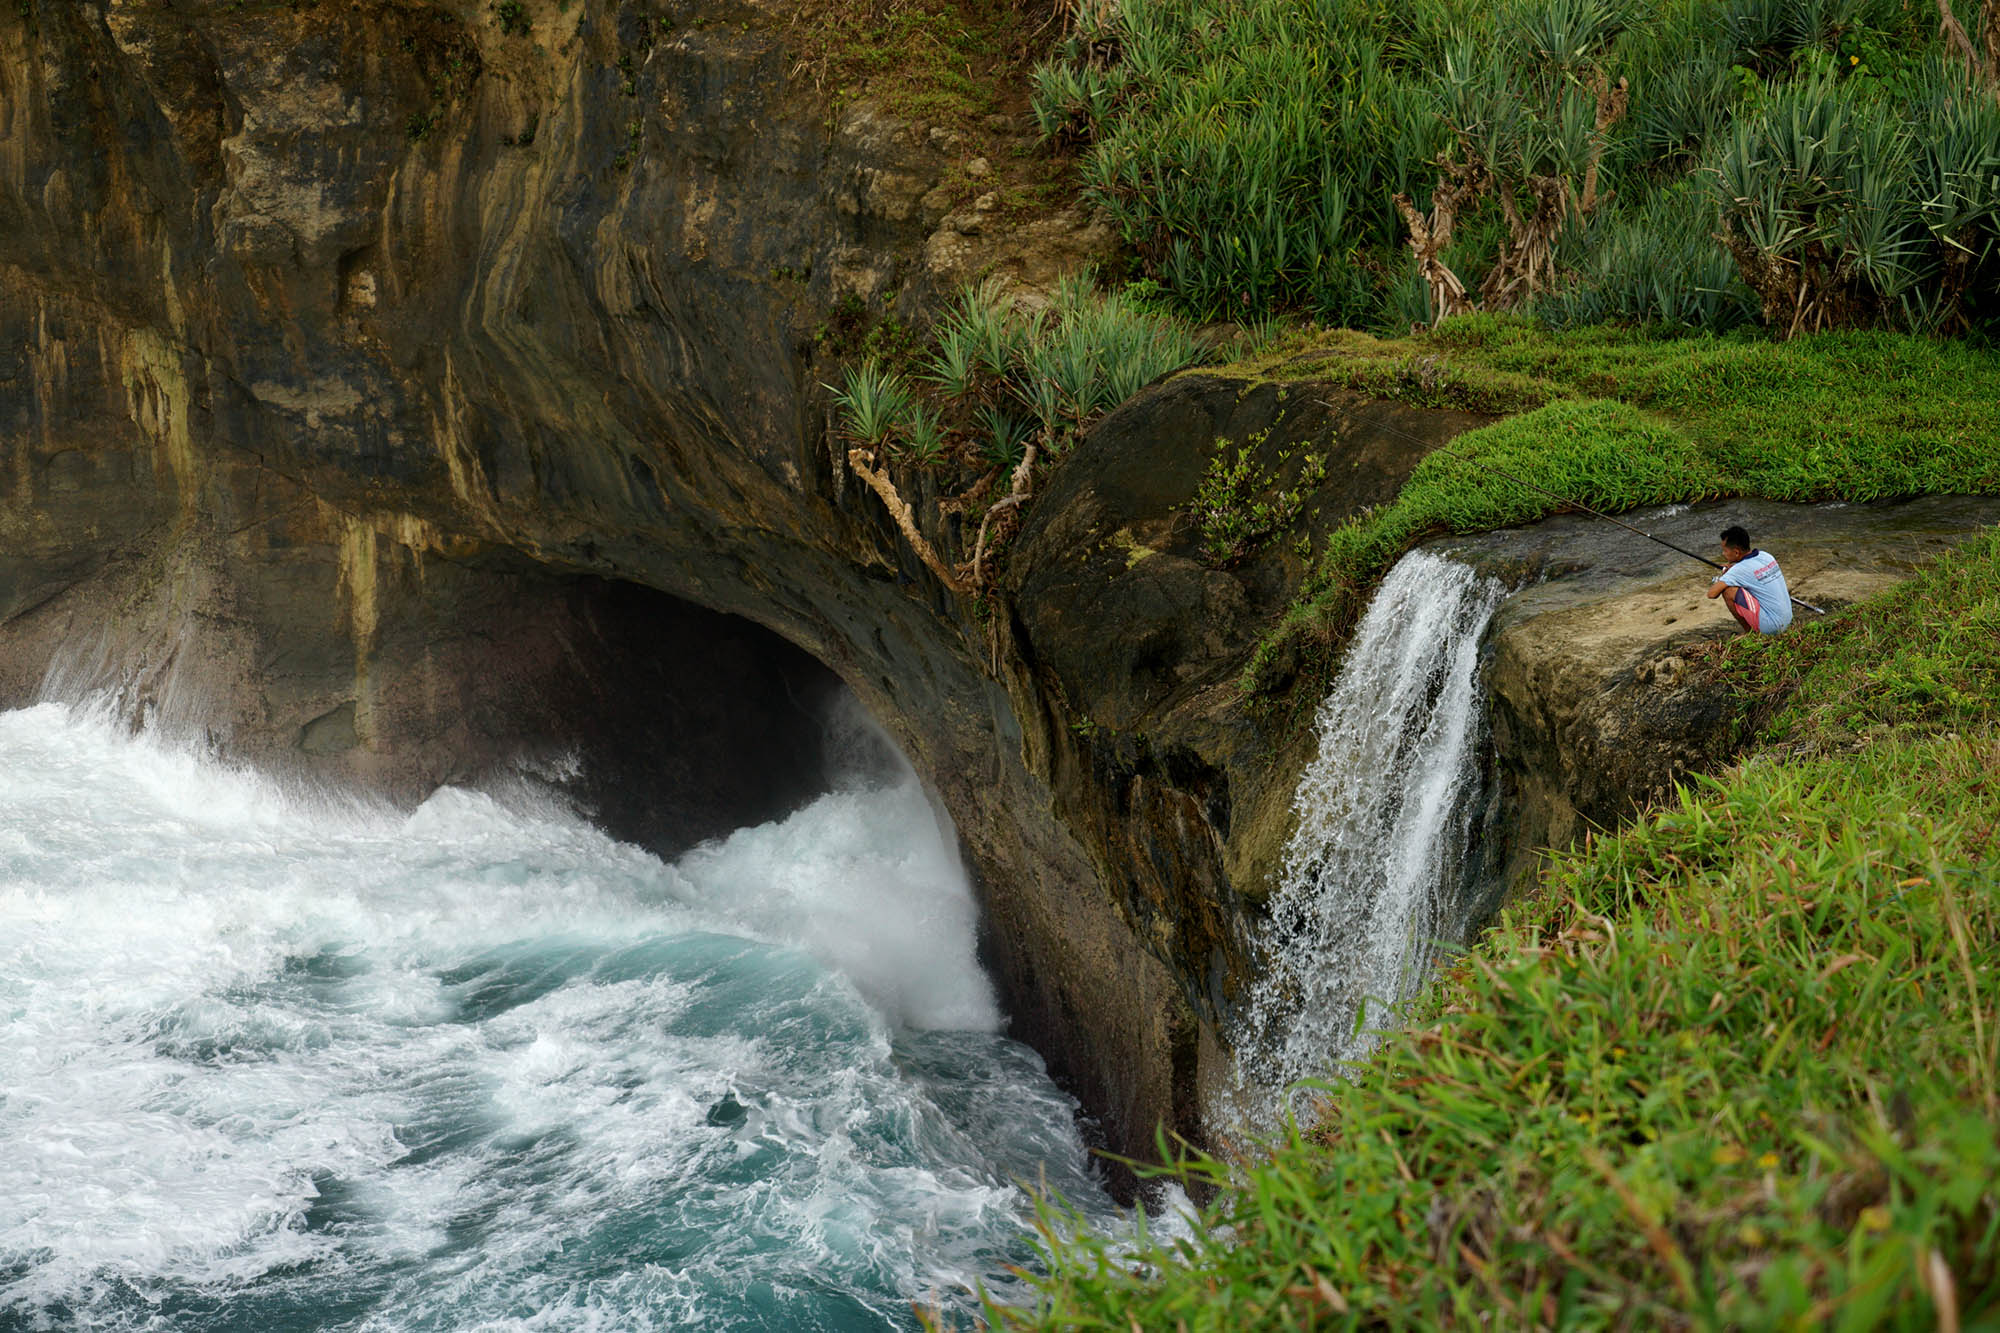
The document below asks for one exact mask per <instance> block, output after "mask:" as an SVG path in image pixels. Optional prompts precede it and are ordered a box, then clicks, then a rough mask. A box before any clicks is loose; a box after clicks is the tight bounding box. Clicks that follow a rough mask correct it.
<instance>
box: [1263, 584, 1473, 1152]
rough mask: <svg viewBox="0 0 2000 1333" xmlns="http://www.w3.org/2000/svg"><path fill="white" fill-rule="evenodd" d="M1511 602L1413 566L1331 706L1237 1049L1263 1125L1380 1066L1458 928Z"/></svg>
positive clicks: (1380, 604) (1355, 655)
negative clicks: (1335, 1074) (1497, 643)
mask: <svg viewBox="0 0 2000 1333" xmlns="http://www.w3.org/2000/svg"><path fill="white" fill-rule="evenodd" d="M1505 594H1506V590H1505V589H1504V588H1503V587H1502V586H1501V585H1500V584H1499V583H1497V582H1495V581H1494V580H1492V579H1490V578H1485V577H1482V576H1480V575H1477V574H1475V573H1474V572H1473V571H1472V570H1471V569H1469V568H1468V567H1466V566H1464V565H1461V564H1459V563H1457V562H1455V561H1452V560H1448V559H1445V558H1443V557H1441V556H1437V555H1433V554H1430V553H1429V552H1425V551H1413V552H1411V553H1410V554H1409V555H1406V556H1404V557H1403V559H1402V561H1401V562H1400V563H1399V564H1397V566H1396V567H1395V568H1394V569H1393V570H1391V571H1390V573H1389V576H1388V578H1387V579H1385V580H1384V581H1383V583H1382V587H1381V590H1380V591H1379V592H1377V593H1376V595H1375V600H1374V603H1373V604H1372V605H1371V606H1370V607H1369V609H1368V614H1367V616H1366V617H1364V618H1363V620H1362V622H1361V626H1360V629H1359V630H1358V631H1357V632H1356V634H1355V639H1354V645H1353V647H1352V648H1351V649H1350V651H1349V653H1348V657H1347V661H1346V663H1345V665H1344V666H1343V667H1342V669H1341V673H1340V678H1339V680H1337V681H1336V682H1335V683H1334V687H1333V692H1332V693H1331V694H1329V695H1328V696H1327V698H1326V700H1325V702H1323V703H1322V704H1321V705H1320V709H1319V717H1318V730H1319V754H1318V756H1317V758H1315V759H1314V760H1313V762H1312V764H1311V765H1310V766H1309V767H1308V768H1307V769H1306V772H1305V775H1304V777H1303V778H1301V780H1300V782H1299V789H1298V795H1297V797H1296V798H1295V800H1294V806H1293V808H1294V812H1295V813H1296V815H1297V818H1298V827H1297V830H1296V831H1295V832H1294V833H1293V835H1292V839H1291V842H1290V843H1289V844H1287V846H1286V848H1285V856H1284V863H1283V868H1282V871H1281V875H1282V878H1281V881H1280V884H1279V887H1278V890H1277V893H1276V894H1275V895H1274V897H1273V899H1272V904H1271V921H1270V924H1269V927H1268V930H1267V934H1266V936H1265V939H1264V940H1263V946H1264V947H1263V954H1264V978H1263V981H1262V983H1261V985H1260V988H1259V990H1258V992H1257V993H1256V994H1255V995H1254V996H1253V998H1252V1001H1251V1004H1250V1006H1249V1013H1248V1018H1247V1027H1248V1030H1247V1032H1245V1033H1243V1034H1242V1035H1241V1036H1240V1037H1239V1041H1238V1050H1239V1051H1240V1052H1241V1061H1242V1065H1243V1069H1242V1074H1243V1077H1244V1081H1245V1082H1246V1083H1249V1084H1251V1085H1253V1086H1254V1087H1256V1088H1257V1089H1258V1090H1259V1096H1258V1100H1260V1101H1261V1102H1262V1105H1261V1106H1258V1107H1256V1108H1254V1109H1253V1111H1252V1115H1251V1118H1252V1120H1253V1121H1263V1122H1269V1121H1270V1120H1272V1119H1273V1118H1275V1116H1276V1115H1277V1114H1278V1113H1279V1112H1281V1111H1282V1110H1283V1109H1285V1106H1286V1104H1287V1099H1286V1097H1285V1096H1284V1090H1285V1089H1287V1088H1289V1087H1290V1086H1291V1085H1292V1084H1294V1083H1296V1082H1298V1081H1299V1080H1300V1079H1306V1078H1313V1077H1316V1076H1322V1075H1325V1074H1327V1073H1329V1072H1332V1071H1333V1070H1334V1069H1336V1068H1338V1067H1339V1066H1340V1065H1341V1064H1343V1063H1344V1062H1348V1061H1352V1060H1356V1059H1359V1058H1361V1057H1362V1056H1365V1055H1366V1054H1368V1052H1369V1051H1370V1050H1371V1049H1372V1048H1373V1047H1374V1045H1375V1043H1376V1042H1377V1041H1378V1040H1379V1038H1380V1034H1381V1032H1382V1030H1383V1028H1384V1027H1386V1026H1387V1025H1388V1023H1389V1022H1390V1021H1391V1018H1392V1015H1391V1006H1393V1005H1395V1004H1396V1003H1397V1002H1399V1001H1401V1000H1404V999H1407V998H1408V997H1409V996H1410V994H1411V993H1412V992H1413V991H1414V990H1415V989H1416V987H1417V986H1418V985H1419V984H1420V983H1421V981H1422V979H1423V977H1424V975H1425V972H1426V970H1427V968H1428V966H1429V964H1430V962H1431V959H1432V957H1433V956H1434V954H1435V951H1436V947H1437V941H1438V939H1439V937H1440V935H1441V934H1443V933H1444V932H1445V931H1447V930H1449V929H1452V928H1454V927H1455V926H1457V925H1458V924H1459V923H1455V922H1451V921H1448V920H1446V919H1444V913H1445V908H1446V905H1447V904H1446V901H1445V897H1444V890H1446V889H1447V887H1448V886H1451V885H1454V884H1455V883H1456V882H1457V880H1458V877H1459V875H1460V873H1461V868H1462V865H1463V862H1464V854H1465V847H1466V839H1467V834H1468V830H1469V826H1470V822H1471V817H1472V810H1473V807H1474V806H1475V805H1476V804H1477V798H1478V795H1479V786H1480V781H1479V773H1478V768H1477V764H1476V762H1475V760H1476V753H1475V752H1476V749H1477V746H1476V738H1477V733H1478V725H1479V715H1480V708H1479V704H1480V697H1481V696H1480V688H1479V643H1480V637H1481V636H1482V635H1483V634H1484V632H1485V630H1486V625H1487V622H1488V621H1490V620H1491V619H1492V617H1493V613H1494V611H1495V610H1497V609H1498V607H1499V605H1500V602H1501V599H1502V598H1503V597H1504V596H1505ZM1294 1109H1298V1108H1297V1107H1294Z"/></svg>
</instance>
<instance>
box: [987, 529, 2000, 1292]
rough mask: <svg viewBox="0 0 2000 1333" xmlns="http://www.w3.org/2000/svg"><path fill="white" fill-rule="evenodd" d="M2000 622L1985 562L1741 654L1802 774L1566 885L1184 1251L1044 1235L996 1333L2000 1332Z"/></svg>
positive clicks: (1213, 1169) (1667, 828)
mask: <svg viewBox="0 0 2000 1333" xmlns="http://www.w3.org/2000/svg"><path fill="white" fill-rule="evenodd" d="M1899 613H1901V614H1900V618H1899ZM1891 623H1893V624H1895V625H1896V626H1897V631H1898V634H1899V636H1900V640H1901V641H1900V642H1899V643H1898V644H1897V645H1896V646H1895V648H1894V650H1893V651H1885V649H1886V648H1887V647H1888V645H1887V643H1886V641H1885V639H1884V631H1883V626H1885V625H1887V624H1891ZM1996 623H2000V535H1989V536H1987V537H1985V538H1983V539H1981V540H1980V541H1978V542H1976V543H1974V544H1973V545H1971V546H1970V547H1968V548H1966V549H1965V550H1964V551H1962V552H1961V553H1960V554H1958V555H1956V556H1953V557H1949V558H1947V559H1946V560H1944V561H1941V562H1939V563H1938V564H1937V565H1936V566H1934V567H1932V568H1931V569H1929V570H1928V571H1926V572H1925V573H1924V574H1922V575H1921V576H1920V577H1919V578H1918V579H1917V580H1916V581H1915V582H1914V583H1912V584H1911V585H1909V586H1908V587H1907V588H1906V589H1905V590H1904V591H1902V592H1899V593H1896V594H1893V595H1892V597H1891V599H1890V601H1889V604H1888V605H1886V606H1883V607H1880V608H1877V607H1872V606H1863V607H1860V608H1856V609H1854V610H1851V611H1848V612H1844V613H1840V614H1837V615H1835V616H1833V617H1831V618H1829V619H1828V620H1827V621H1825V622H1822V623H1819V624H1816V625H1814V626H1813V627H1811V628H1810V629H1804V630H1801V631H1800V632H1798V633H1795V634H1793V635H1788V636H1785V637H1784V638H1782V639H1777V640H1771V641H1755V640H1739V641H1736V642H1734V643H1733V644H1732V645H1731V646H1730V648H1729V649H1728V650H1727V652H1726V653H1725V656H1724V660H1723V661H1722V662H1721V663H1720V665H1719V669H1718V673H1717V681H1718V688H1729V687H1730V684H1731V682H1734V684H1735V686H1736V687H1738V688H1742V689H1745V690H1747V691H1748V697H1749V702H1750V703H1751V705H1752V706H1753V711H1755V712H1757V714H1758V715H1759V717H1761V719H1762V721H1761V722H1759V723H1758V727H1759V730H1758V732H1757V738H1758V739H1759V741H1760V742H1763V743H1765V744H1766V745H1767V746H1771V745H1775V747H1776V748H1767V749H1765V750H1762V751H1758V752H1753V753H1752V754H1751V756H1750V757H1749V758H1748V759H1747V760H1746V761H1745V762H1744V763H1743V764H1741V765H1740V766H1739V767H1738V768H1737V769H1735V770H1733V771H1731V772H1729V773H1727V774H1725V775H1723V776H1722V777H1721V778H1719V779H1713V780H1709V779H1704V780H1702V781H1700V782H1699V783H1697V784H1695V785H1694V786H1693V787H1692V788H1691V789H1688V790H1686V791H1684V792H1682V793H1681V795H1680V797H1679V799H1677V800H1676V801H1674V802H1673V803H1671V804H1670V805H1669V806H1668V807H1666V808H1664V809H1662V810H1660V811H1658V812H1656V813H1654V814H1653V815H1651V816H1650V817H1647V818H1645V819H1643V820H1641V821H1640V822H1638V823H1637V824H1636V825H1634V826H1632V827H1630V828H1628V829H1627V830H1625V831H1623V832H1622V833H1620V834H1618V835H1616V836H1614V837H1608V838H1604V839H1602V840H1599V841H1596V842H1594V843H1590V844H1587V845H1586V846H1584V847H1583V848H1582V849H1580V850H1577V851H1574V852H1571V853H1568V854H1565V855H1561V856H1558V857H1556V858H1554V859H1553V860H1552V862H1551V863H1550V865H1549V866H1548V868H1547V870H1546V871H1545V873H1544V875H1543V876H1542V879H1541V882H1540V884H1539V886H1538V888H1537V890H1536V891H1534V892H1532V893H1530V894H1529V895H1528V896H1527V897H1526V899H1525V900H1524V901H1522V902H1520V903H1518V904H1517V905H1516V906H1515V907H1514V908H1512V909H1511V910H1510V911H1508V912H1507V913H1506V914H1505V915H1504V916H1503V918H1502V920H1501V922H1500V924H1499V925H1498V926H1497V927H1496V928H1494V929H1493V930H1491V931H1489V932H1488V933H1487V934H1486V935H1485V937H1484V938H1483V939H1481V940H1480V941H1479V943H1478V944H1477V945H1476V946H1475V947H1474V948H1473V949H1472V950H1471V951H1470V953H1469V954H1468V955H1467V956H1466V957H1465V958H1463V959H1462V960H1461V961H1460V962H1459V963H1458V964H1457V965H1456V966H1455V967H1453V968H1452V969H1451V970H1450V971H1449V972H1448V973H1445V974H1442V975H1440V976H1439V977H1438V978H1437V979H1435V980H1434V982H1433V983H1432V985H1431V986H1430V987H1429V988H1428V990H1427V992H1426V994H1425V995H1424V997H1423V998H1422V1000H1421V1001H1420V1002H1419V1004H1418V1006H1416V1007H1415V1009H1414V1010H1413V1012H1412V1014H1411V1016H1410V1017H1411V1020H1412V1021H1411V1022H1410V1024H1409V1026H1408V1027H1407V1028H1406V1029H1405V1030H1404V1031H1402V1032H1401V1033H1400V1034H1398V1035H1396V1036H1394V1037H1392V1038H1391V1039H1390V1040H1389V1041H1388V1042H1387V1043H1386V1044H1385V1046H1384V1047H1383V1048H1382V1050H1381V1051H1380V1052H1379V1054H1378V1055H1377V1057H1376V1058H1375V1059H1373V1060H1372V1061H1370V1062H1369V1063H1368V1064H1366V1065H1365V1066H1363V1067H1361V1068H1359V1069H1357V1070H1356V1071H1354V1077H1353V1081H1352V1082H1349V1083H1346V1084H1342V1085H1338V1086H1334V1087H1330V1088H1329V1089H1328V1090H1327V1093H1326V1099H1325V1103H1324V1107H1323V1114H1322V1118H1321V1121H1320V1124H1319V1127H1318V1128H1317V1129H1315V1130H1313V1131H1312V1132H1310V1133H1308V1134H1299V1133H1296V1132H1295V1133H1293V1134H1291V1135H1289V1136H1287V1137H1285V1138H1284V1139H1283V1140H1282V1141H1280V1142H1278V1143H1276V1144H1275V1145H1272V1146H1271V1147H1270V1149H1269V1151H1268V1152H1262V1153H1259V1154H1257V1155H1256V1156H1254V1157H1253V1158H1251V1159H1250V1160H1248V1161H1246V1162H1244V1163H1241V1164H1239V1165H1229V1164H1225V1163H1222V1162H1219V1161H1216V1160H1214V1159H1212V1158H1206V1157H1196V1158H1194V1159H1193V1160H1191V1161H1190V1162H1188V1164H1187V1167H1186V1169H1187V1171H1188V1172H1189V1174H1190V1175H1191V1176H1194V1177H1196V1178H1201V1179H1206V1180H1208V1181H1210V1182H1212V1183H1214V1184H1217V1185H1220V1186H1223V1187H1224V1190H1225V1192H1224V1193H1223V1194H1222V1196H1221V1197H1220V1198H1219V1200H1218V1201H1217V1202H1216V1203H1215V1204H1214V1205H1212V1206H1211V1207H1210V1208H1209V1209H1208V1210H1207V1211H1206V1213H1205V1216H1204V1221H1205V1223H1206V1224H1207V1227H1208V1228H1209V1229H1208V1230H1204V1231H1201V1232H1198V1233H1197V1235H1196V1238H1195V1239H1193V1240H1190V1241H1181V1242H1177V1243H1175V1244H1172V1245H1167V1246H1157V1245H1156V1246H1142V1247H1141V1248H1140V1249H1139V1251H1138V1252H1136V1253H1134V1252H1131V1251H1129V1250H1127V1249H1121V1248H1117V1247H1115V1246H1114V1245H1113V1244H1112V1243H1111V1242H1109V1241H1108V1240H1107V1239H1106V1238H1105V1237H1103V1236H1100V1235H1093V1234H1089V1233H1084V1234H1080V1235H1079V1234H1074V1233H1073V1231H1072V1230H1071V1228H1070V1226H1069V1225H1068V1223H1067V1221H1066V1219H1064V1218H1063V1217H1062V1216H1061V1215H1060V1213H1059V1212H1055V1211H1052V1212H1051V1213H1050V1215H1049V1217H1048V1218H1047V1219H1046V1220H1047V1222H1048V1240H1047V1248H1048V1255H1047V1258H1048V1261H1049V1275H1048V1276H1047V1277H1045V1278H1043V1279H1040V1280H1039V1282H1038V1285H1039V1287H1040V1290H1041V1301H1040V1304H1039V1305H1038V1306H1037V1307H1036V1308H1034V1309H1032V1310H1012V1311H995V1312H994V1315H995V1317H996V1319H997V1320H999V1321H1001V1322H1003V1323H1005V1324H1006V1325H1008V1326H1013V1327H1054V1328H1079V1329H1096V1328H1102V1329H1127V1328H1133V1327H1137V1328H1146V1329H1154V1328H1163V1329H1164V1328H1185V1329H1188V1330H1191V1331H1193V1330H1225V1329H1227V1330H1237V1329H1297V1328H1343V1327H1346V1328H1354V1327H1362V1326H1369V1327H1435V1326H1439V1325H1444V1324H1460V1325H1466V1326H1488V1325H1489V1323H1490V1326H1494V1327H1503V1328H1525V1327H1532V1326H1537V1325H1540V1326H1553V1327H1560V1328H1599V1327H1619V1328H1682V1327H1684V1328H1705V1329H1722V1328H1742V1329H1776V1328H1806V1327H1812V1328H1832V1329H1874V1328H1908V1329H1932V1328H1938V1327H1962V1328H1967V1329H1972V1328H1988V1329H1990V1328H1994V1327H1996V1326H2000V1091H1996V1070H2000V874H1996V867H2000V672H1996V671H1995V670H1994V669H1993V668H1994V658H1995V653H1996V648H1995V643H1996V636H1995V635H1994V634H1993V633H1992V629H1993V627H1994V626H1995V624H1996ZM1940 683H1942V684H1943V685H1944V686H1946V687H1947V688H1946V689H1945V690H1943V691H1940V690H1939V689H1938V686H1939V684H1940ZM1913 701H1915V702H1913ZM1857 724H1866V725H1870V726H1873V727H1874V728H1875V729H1874V730H1873V731H1871V732H1869V733H1867V735H1866V736H1865V737H1863V738H1862V739H1861V740H1860V741H1859V742H1858V745H1859V748H1854V747H1855V745H1856V744H1857V742H1856V741H1855V739H1854V738H1853V736H1852V731H1853V728H1854V727H1855V726H1856V725H1857ZM1803 751H1817V753H1815V754H1814V755H1813V757H1809V758H1805V759H1798V758H1790V759H1787V758H1785V756H1787V755H1797V754H1799V753H1801V752H1803ZM1947 1305H1949V1306H1950V1307H1951V1308H1952V1312H1953V1313H1952V1320H1951V1321H1948V1320H1947V1318H1946V1315H1945V1312H1944V1307H1945V1306H1947Z"/></svg>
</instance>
